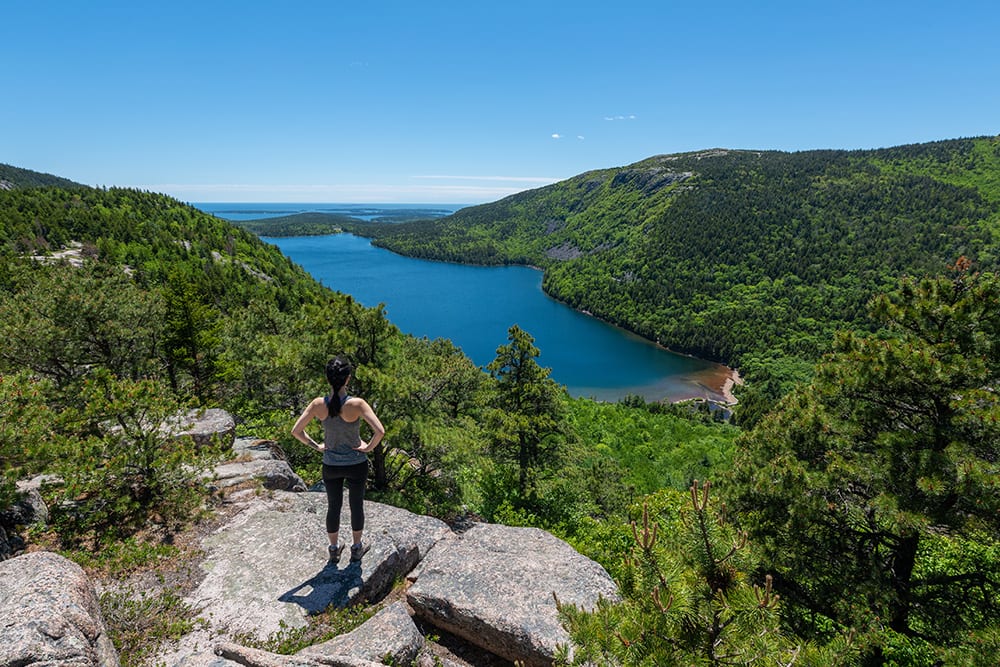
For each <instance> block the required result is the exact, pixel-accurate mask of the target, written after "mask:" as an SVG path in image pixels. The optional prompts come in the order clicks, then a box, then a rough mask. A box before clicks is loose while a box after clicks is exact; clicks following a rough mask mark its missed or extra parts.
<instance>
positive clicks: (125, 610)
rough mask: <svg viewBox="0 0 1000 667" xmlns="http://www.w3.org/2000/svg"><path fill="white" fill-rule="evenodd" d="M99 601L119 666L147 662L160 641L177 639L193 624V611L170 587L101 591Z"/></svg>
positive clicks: (135, 665)
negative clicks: (119, 658) (149, 589)
mask: <svg viewBox="0 0 1000 667" xmlns="http://www.w3.org/2000/svg"><path fill="white" fill-rule="evenodd" d="M99 602H100V605H101V616H102V617H103V619H104V623H105V626H106V627H107V629H108V636H109V637H110V638H111V641H112V642H113V643H114V645H115V648H116V649H117V651H118V655H119V656H120V657H121V664H122V667H142V666H144V665H146V664H148V661H149V660H150V659H152V658H154V657H155V656H156V655H157V652H158V651H159V649H160V645H161V643H162V642H164V641H167V640H176V639H180V638H181V637H183V636H184V635H185V634H188V633H189V632H191V631H192V630H194V629H195V627H196V621H195V616H196V615H197V611H196V610H195V609H193V608H192V607H191V606H190V605H188V604H187V603H186V602H184V599H183V596H181V595H180V594H179V593H177V592H176V591H174V590H170V589H163V590H156V591H146V590H142V591H136V590H133V589H127V590H120V591H118V590H116V591H105V592H104V593H102V594H101V597H100V600H99Z"/></svg>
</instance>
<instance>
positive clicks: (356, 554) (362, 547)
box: [351, 542, 372, 562]
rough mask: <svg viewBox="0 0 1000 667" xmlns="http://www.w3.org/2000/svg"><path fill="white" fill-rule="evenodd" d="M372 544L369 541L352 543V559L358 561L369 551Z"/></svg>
mask: <svg viewBox="0 0 1000 667" xmlns="http://www.w3.org/2000/svg"><path fill="white" fill-rule="evenodd" d="M371 548H372V547H371V545H370V544H368V543H367V542H358V543H357V544H352V545H351V561H353V562H357V561H359V560H361V557H362V556H364V555H365V554H366V553H368V550H369V549H371Z"/></svg>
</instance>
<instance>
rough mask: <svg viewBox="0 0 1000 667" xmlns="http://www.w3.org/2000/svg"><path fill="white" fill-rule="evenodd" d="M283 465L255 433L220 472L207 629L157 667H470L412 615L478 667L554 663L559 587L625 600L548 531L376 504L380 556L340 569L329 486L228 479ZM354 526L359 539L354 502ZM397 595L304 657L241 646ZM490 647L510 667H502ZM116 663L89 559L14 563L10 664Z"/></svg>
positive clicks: (4, 631) (191, 589) (344, 563)
mask: <svg viewBox="0 0 1000 667" xmlns="http://www.w3.org/2000/svg"><path fill="white" fill-rule="evenodd" d="M281 456H282V454H281V452H280V450H279V449H278V448H277V447H276V445H275V444H274V443H272V442H267V441H256V440H248V439H240V440H237V441H236V442H235V444H234V445H233V460H231V461H230V462H229V463H226V464H223V465H221V466H219V467H218V468H217V469H216V476H215V478H214V479H213V480H212V481H211V484H213V485H214V486H216V488H218V489H220V491H222V492H223V494H224V498H225V507H226V511H227V514H226V515H225V518H223V517H222V516H220V517H219V523H218V524H217V525H216V526H215V528H214V529H213V530H212V531H211V532H208V533H207V534H204V535H202V536H201V537H199V538H198V543H197V547H198V548H199V549H200V552H201V554H202V555H201V558H200V560H199V561H198V562H197V563H196V564H195V565H194V569H193V571H189V572H188V573H187V574H186V578H187V579H186V581H187V585H186V587H185V592H184V594H183V597H184V602H185V604H186V605H187V606H188V607H189V608H191V609H193V610H194V612H195V613H196V614H197V618H198V622H197V623H196V624H195V629H194V630H193V631H192V632H191V633H189V634H188V635H186V636H184V637H183V638H181V639H180V640H179V641H177V642H175V643H173V644H171V645H169V646H164V647H161V650H160V652H159V654H158V655H157V656H156V659H155V660H154V662H155V664H158V665H164V666H166V667H235V666H236V665H244V666H250V667H291V666H293V665H295V666H300V665H301V666H312V665H321V664H322V665H341V666H343V667H371V666H372V665H378V664H382V662H383V660H385V659H387V658H389V659H391V661H392V663H391V664H396V665H421V666H428V667H429V666H430V665H445V666H447V667H467V665H469V664H470V663H469V662H464V661H463V660H462V659H461V658H459V657H458V654H449V652H448V650H444V651H443V652H442V650H441V649H442V647H440V646H436V645H433V644H429V643H428V642H426V641H425V640H424V637H423V635H422V633H421V632H420V630H418V628H417V624H416V623H415V622H414V620H412V618H411V617H417V618H418V620H419V622H420V624H421V625H422V627H425V630H426V629H427V628H428V627H431V626H434V627H436V628H438V629H440V631H441V633H442V634H447V635H448V636H449V637H457V638H459V639H461V640H464V641H466V642H468V645H466V647H468V646H470V645H471V646H476V647H480V648H479V649H472V648H462V651H463V652H465V653H467V654H468V655H469V656H471V655H473V654H476V653H477V652H481V653H482V655H483V656H486V657H485V658H484V660H478V661H477V660H473V661H472V662H471V664H475V665H482V664H490V665H493V664H501V663H503V661H504V660H508V661H510V660H521V661H523V662H524V663H525V664H526V665H547V664H551V658H552V656H553V654H554V652H555V650H556V647H557V646H558V645H559V644H563V643H567V642H568V641H569V638H568V636H567V634H566V633H565V631H564V630H563V629H562V628H561V626H560V625H559V623H558V618H557V614H556V606H555V601H554V599H553V593H554V594H555V595H556V596H558V598H559V600H561V601H565V602H571V603H574V604H576V605H578V606H581V607H590V606H593V604H594V603H595V602H596V600H597V598H598V596H604V597H608V598H615V597H616V596H617V592H616V589H615V586H614V584H613V582H612V581H611V579H610V577H608V575H607V573H606V572H605V571H604V570H603V568H601V567H600V566H599V565H598V564H596V563H594V562H593V561H590V560H589V559H587V558H585V557H583V556H581V555H580V554H578V553H577V552H576V551H574V550H573V549H572V548H571V547H569V545H567V544H566V543H564V542H562V541H561V540H558V539H556V538H555V537H553V536H552V535H549V534H548V533H546V532H544V531H541V530H537V529H530V528H510V527H506V526H498V525H490V524H473V525H472V527H470V528H468V530H466V531H465V532H463V533H461V534H459V533H455V532H453V531H452V530H451V529H450V528H449V527H448V526H447V525H446V524H445V523H443V522H442V521H439V520H438V519H434V518H431V517H426V516H420V515H417V514H413V513H411V512H408V511H406V510H403V509H400V508H397V507H392V506H390V505H384V504H380V503H375V502H370V501H366V502H365V513H366V528H365V541H366V542H368V543H369V544H370V546H371V549H370V551H369V552H368V553H367V554H366V555H365V556H364V558H363V559H362V561H361V562H360V563H354V562H351V561H350V560H349V556H348V554H347V553H344V554H343V556H342V557H341V560H340V561H339V562H336V563H331V562H328V555H327V548H326V547H327V544H328V540H327V535H326V528H325V525H324V519H325V514H326V508H327V500H326V493H325V492H324V491H322V489H321V487H320V489H319V490H316V491H306V492H297V491H288V490H283V488H289V485H288V484H287V483H284V482H283V483H282V484H280V485H276V486H277V487H278V488H275V489H274V490H267V489H268V488H269V487H270V486H275V485H273V484H272V483H271V481H269V480H274V479H276V477H269V476H268V475H267V474H266V473H264V472H261V473H260V474H258V475H256V476H254V477H252V478H250V477H245V478H244V477H239V476H227V475H228V474H229V472H231V471H232V470H236V469H237V468H236V467H234V466H243V467H242V468H239V469H240V470H242V471H243V472H242V473H240V475H243V474H244V473H246V474H249V473H250V472H251V471H252V470H253V469H255V468H254V466H270V465H272V464H284V463H285V462H284V461H282V460H280V457H281ZM286 465H287V464H286ZM261 470H265V468H261ZM289 472H290V470H289ZM283 474H284V473H283ZM220 476H221V477H224V479H220V478H219V477H220ZM238 477H239V479H241V480H242V481H244V482H246V487H245V490H244V487H237V489H239V490H235V489H233V487H232V486H227V484H228V482H227V481H225V480H229V481H232V480H235V479H237V478H238ZM295 479H298V478H297V476H296V477H295ZM256 480H259V481H256ZM299 483H301V480H300V479H299ZM261 486H263V487H265V488H264V489H261ZM290 486H291V488H299V484H291V485H290ZM341 526H342V533H341V535H342V536H341V540H342V541H345V540H346V539H348V536H349V535H350V529H349V526H350V512H349V509H348V503H347V502H346V498H345V502H344V507H343V511H342V515H341ZM407 585H409V588H408V590H406V586H407ZM390 593H392V599H396V600H397V601H396V602H393V603H392V604H389V605H388V606H386V607H385V608H383V609H381V610H380V611H379V612H378V613H376V614H375V616H373V617H372V618H371V619H369V620H368V621H367V622H366V623H365V624H364V625H362V626H361V627H360V628H358V629H357V630H355V631H353V632H350V633H347V634H345V635H342V636H340V637H337V638H335V639H332V640H330V641H326V642H323V643H319V644H316V645H314V646H311V647H309V648H307V649H304V650H302V651H300V652H299V653H298V654H296V655H294V656H287V655H276V654H272V653H269V652H267V651H262V650H259V649H255V648H249V647H246V646H242V645H240V642H239V640H240V639H245V638H247V637H254V638H256V639H257V640H267V639H269V638H272V637H274V636H276V635H278V634H280V633H284V632H288V631H289V630H295V629H297V628H303V627H304V626H306V625H307V624H308V623H309V617H310V616H312V615H314V614H318V613H320V612H323V611H325V610H326V609H327V608H328V607H329V606H331V605H334V606H337V607H343V606H347V605H350V604H355V603H359V604H360V603H364V604H379V603H384V601H385V599H386V597H387V596H388V595H389V594H390ZM18 601H20V602H18ZM431 632H434V630H433V628H431ZM250 643H253V642H250ZM24 647H28V648H24ZM32 647H41V648H32ZM431 649H434V650H435V652H434V653H433V654H432V653H431ZM109 651H110V652H109ZM15 652H16V653H15ZM487 652H489V653H492V654H493V655H495V656H500V658H497V659H496V661H493V657H492V656H490V655H489V653H487ZM37 656H41V657H37ZM452 657H454V658H455V659H454V660H452V659H451V658H452ZM46 661H48V662H46ZM88 661H89V662H88ZM116 661H117V659H116V657H115V656H114V655H113V649H112V648H111V646H110V642H109V641H108V639H107V636H106V633H105V631H104V627H103V625H102V624H101V621H100V614H99V612H98V607H97V603H96V600H95V599H94V593H93V589H92V588H91V587H90V584H89V583H88V582H87V580H86V577H85V575H84V573H83V571H82V570H81V569H80V568H79V567H78V566H76V565H74V564H73V563H71V562H69V561H67V560H65V559H63V558H62V557H60V556H56V555H55V554H47V553H35V554H28V555H25V556H19V557H16V558H13V559H11V560H9V561H7V562H5V563H0V665H7V664H16V665H26V666H27V665H34V664H38V665H43V664H45V665H57V664H59V665H62V664H65V665H105V664H107V665H114V664H116ZM504 664H506V663H504Z"/></svg>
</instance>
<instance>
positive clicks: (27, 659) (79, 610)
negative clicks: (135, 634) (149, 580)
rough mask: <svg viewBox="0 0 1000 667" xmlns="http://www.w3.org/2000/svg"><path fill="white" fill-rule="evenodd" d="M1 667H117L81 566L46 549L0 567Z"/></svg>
mask: <svg viewBox="0 0 1000 667" xmlns="http://www.w3.org/2000/svg"><path fill="white" fill-rule="evenodd" d="M0 665H25V666H29V665H39V666H42V665H52V666H54V665H65V666H67V667H70V666H71V667H77V666H79V667H90V666H100V667H117V666H118V654H117V653H116V651H115V648H114V646H113V645H112V643H111V639H110V638H109V637H108V634H107V630H106V629H105V626H104V621H103V620H102V618H101V612H100V607H99V606H98V603H97V596H96V595H95V593H94V588H93V586H92V585H91V583H90V581H89V580H88V579H87V575H86V574H85V573H84V571H83V569H82V568H81V567H80V566H79V565H77V564H76V563H73V562H72V561H70V560H67V559H66V558H63V557H62V556H59V555H58V554H54V553H50V552H44V551H42V552H35V553H29V554H25V555H23V556H18V557H17V558H11V559H10V560H6V561H4V562H2V563H0Z"/></svg>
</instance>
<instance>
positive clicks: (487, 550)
mask: <svg viewBox="0 0 1000 667" xmlns="http://www.w3.org/2000/svg"><path fill="white" fill-rule="evenodd" d="M411 578H415V583H414V584H413V585H412V586H411V587H410V589H409V590H408V591H407V601H408V602H409V604H410V606H411V607H412V608H413V610H414V611H415V613H416V614H417V615H418V616H420V617H421V618H423V619H425V620H427V621H428V622H430V623H431V624H433V625H435V626H437V627H439V628H441V629H442V630H445V631H447V632H450V633H452V634H454V635H457V636H459V637H461V638H463V639H464V640H466V641H468V642H470V643H472V644H475V645H477V646H481V647H483V648H485V649H486V650H488V651H491V652H493V653H495V654H497V655H499V656H501V657H503V658H506V659H508V660H511V661H514V660H521V661H523V662H524V663H525V665H529V666H539V667H541V666H543V665H551V664H552V659H553V657H554V656H555V652H556V649H557V646H558V645H559V644H569V635H568V633H567V632H566V631H565V630H564V629H563V627H562V625H561V624H560V623H559V619H558V613H557V610H556V605H555V600H554V599H553V594H555V595H556V596H557V597H558V598H559V600H560V602H568V603H573V604H575V605H577V606H578V607H583V608H586V609H591V608H593V607H594V606H595V604H596V603H597V600H598V598H599V597H604V598H607V599H611V600H617V599H619V595H618V589H617V586H616V585H615V583H614V581H612V579H611V577H610V576H608V573H607V572H606V571H605V570H604V568H603V567H601V566H600V565H598V564H597V563H595V562H594V561H592V560H590V559H589V558H586V557H585V556H582V555H581V554H579V553H578V552H576V551H575V550H574V549H573V548H572V547H571V546H569V545H568V544H566V543H565V542H563V541H562V540H560V539H558V538H556V537H554V536H552V535H550V534H549V533H547V532H545V531H543V530H539V529H537V528H512V527H508V526H501V525H494V524H476V525H474V526H473V527H472V528H470V529H469V530H468V531H466V532H465V533H463V534H462V535H455V536H453V537H450V538H449V539H447V540H442V541H441V542H439V543H438V544H437V545H436V546H435V547H434V548H433V549H432V550H431V552H430V553H429V554H428V555H427V557H426V558H425V559H424V560H423V561H422V563H421V564H420V567H419V568H418V570H417V571H416V572H414V573H413V574H412V575H411Z"/></svg>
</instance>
